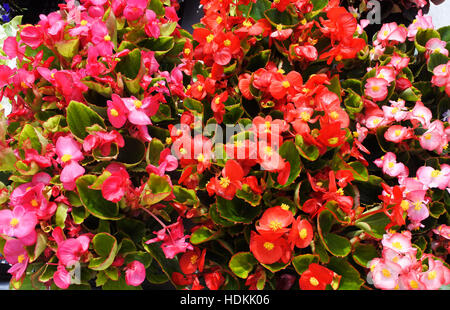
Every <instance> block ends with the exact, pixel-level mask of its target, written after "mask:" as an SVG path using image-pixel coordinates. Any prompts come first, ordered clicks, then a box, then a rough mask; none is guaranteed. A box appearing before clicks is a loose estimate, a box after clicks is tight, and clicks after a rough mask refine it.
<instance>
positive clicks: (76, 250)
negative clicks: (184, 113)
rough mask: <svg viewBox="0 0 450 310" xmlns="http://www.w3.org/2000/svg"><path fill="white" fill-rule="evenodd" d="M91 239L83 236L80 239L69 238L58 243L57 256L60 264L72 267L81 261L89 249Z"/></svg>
mask: <svg viewBox="0 0 450 310" xmlns="http://www.w3.org/2000/svg"><path fill="white" fill-rule="evenodd" d="M89 243H90V238H89V236H88V235H81V236H79V237H78V238H76V239H75V238H69V239H66V240H60V242H58V250H57V251H56V256H57V257H58V259H59V262H60V263H61V264H62V265H64V266H66V267H70V266H72V265H73V264H75V263H77V262H79V261H80V259H81V257H82V256H83V255H84V254H85V253H86V252H87V251H88V249H89Z"/></svg>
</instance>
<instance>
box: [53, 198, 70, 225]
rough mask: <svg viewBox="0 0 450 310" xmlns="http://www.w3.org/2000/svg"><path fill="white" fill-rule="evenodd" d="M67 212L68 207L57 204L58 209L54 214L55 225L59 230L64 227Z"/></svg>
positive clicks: (63, 204)
mask: <svg viewBox="0 0 450 310" xmlns="http://www.w3.org/2000/svg"><path fill="white" fill-rule="evenodd" d="M67 210H69V206H68V205H66V204H65V203H58V208H57V209H56V213H55V224H56V226H59V227H61V228H64V227H65V221H66V218H67Z"/></svg>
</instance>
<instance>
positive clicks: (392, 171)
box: [374, 152, 409, 177]
mask: <svg viewBox="0 0 450 310" xmlns="http://www.w3.org/2000/svg"><path fill="white" fill-rule="evenodd" d="M374 164H375V165H376V166H377V167H379V168H382V170H383V173H385V174H387V175H389V176H391V177H399V176H405V177H406V176H408V174H409V170H408V168H407V167H406V166H405V165H404V164H403V163H398V162H397V156H396V155H395V154H394V153H392V152H387V153H386V154H385V155H383V156H382V157H381V158H378V159H376V160H375V161H374Z"/></svg>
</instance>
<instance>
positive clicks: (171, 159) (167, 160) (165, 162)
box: [146, 148, 178, 176]
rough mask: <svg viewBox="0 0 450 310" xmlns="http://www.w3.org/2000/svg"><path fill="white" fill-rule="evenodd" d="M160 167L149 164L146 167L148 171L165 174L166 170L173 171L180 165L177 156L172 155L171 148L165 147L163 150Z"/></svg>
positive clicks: (160, 174)
mask: <svg viewBox="0 0 450 310" xmlns="http://www.w3.org/2000/svg"><path fill="white" fill-rule="evenodd" d="M158 165H159V166H158V167H156V166H154V165H152V164H148V166H147V167H146V170H147V172H148V173H149V174H150V173H155V174H157V175H159V176H163V175H164V174H165V172H166V171H173V170H175V169H176V168H177V167H178V160H177V158H176V157H175V156H173V155H171V151H170V149H169V148H166V149H164V150H163V151H162V152H161V155H160V158H159V162H158Z"/></svg>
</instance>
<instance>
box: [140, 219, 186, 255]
mask: <svg viewBox="0 0 450 310" xmlns="http://www.w3.org/2000/svg"><path fill="white" fill-rule="evenodd" d="M154 234H156V238H153V239H150V240H147V241H146V242H145V243H146V244H150V243H154V242H159V241H162V244H161V248H162V250H163V252H164V255H165V256H166V258H168V259H172V258H174V257H175V255H177V254H178V253H184V252H186V251H187V250H193V249H194V247H193V246H192V244H190V243H189V242H186V238H188V237H189V236H187V235H184V226H183V221H182V218H181V217H178V220H177V222H176V223H174V224H171V225H169V226H167V227H164V228H163V229H161V230H159V231H157V232H154Z"/></svg>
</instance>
